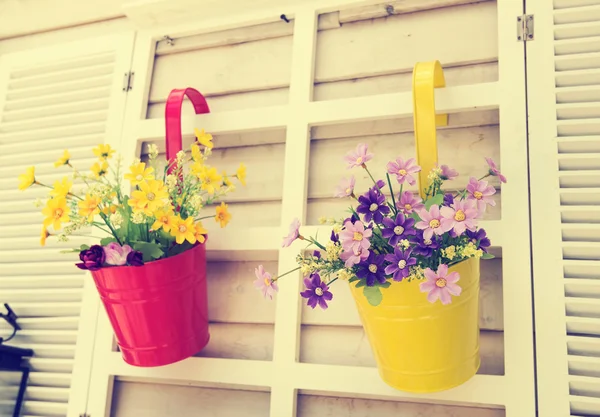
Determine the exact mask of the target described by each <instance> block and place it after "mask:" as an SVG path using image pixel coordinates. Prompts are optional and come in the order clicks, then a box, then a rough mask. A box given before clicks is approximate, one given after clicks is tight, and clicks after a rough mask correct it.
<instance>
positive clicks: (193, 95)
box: [165, 88, 210, 173]
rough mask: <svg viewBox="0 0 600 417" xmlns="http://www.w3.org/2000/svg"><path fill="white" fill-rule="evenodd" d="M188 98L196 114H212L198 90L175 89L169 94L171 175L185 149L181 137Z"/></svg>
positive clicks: (169, 157)
mask: <svg viewBox="0 0 600 417" xmlns="http://www.w3.org/2000/svg"><path fill="white" fill-rule="evenodd" d="M185 96H187V97H188V98H189V99H190V101H191V102H192V105H193V106H194V111H195V112H196V114H204V113H210V109H209V108H208V103H207V102H206V99H205V98H204V96H203V95H202V93H200V92H199V91H198V90H195V89H193V88H183V89H174V90H172V91H171V92H170V93H169V97H168V98H167V104H166V106H165V124H166V147H167V161H168V163H169V170H168V172H169V173H170V172H171V171H172V170H173V168H174V166H173V165H172V164H171V163H172V162H173V160H174V159H175V157H176V155H177V152H179V151H180V150H182V149H183V145H182V136H181V107H182V105H183V99H184V98H185Z"/></svg>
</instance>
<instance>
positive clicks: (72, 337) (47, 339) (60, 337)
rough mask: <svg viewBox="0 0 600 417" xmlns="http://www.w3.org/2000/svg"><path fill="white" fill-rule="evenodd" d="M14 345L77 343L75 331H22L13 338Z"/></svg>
mask: <svg viewBox="0 0 600 417" xmlns="http://www.w3.org/2000/svg"><path fill="white" fill-rule="evenodd" d="M13 340H14V344H15V345H17V346H18V345H20V344H23V343H47V344H54V343H55V344H58V345H64V344H71V343H72V344H75V342H76V341H77V331H76V330H22V331H20V332H19V333H17V335H16V336H15V338H14V339H13Z"/></svg>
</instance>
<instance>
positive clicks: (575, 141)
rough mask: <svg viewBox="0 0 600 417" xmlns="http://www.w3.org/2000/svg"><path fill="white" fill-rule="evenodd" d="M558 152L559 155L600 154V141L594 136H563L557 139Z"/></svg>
mask: <svg viewBox="0 0 600 417" xmlns="http://www.w3.org/2000/svg"><path fill="white" fill-rule="evenodd" d="M558 152H559V153H561V154H567V153H580V152H593V153H600V141H598V138H597V137H595V136H576V137H568V136H563V137H561V138H559V139H558Z"/></svg>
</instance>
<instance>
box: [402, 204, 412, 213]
mask: <svg viewBox="0 0 600 417" xmlns="http://www.w3.org/2000/svg"><path fill="white" fill-rule="evenodd" d="M404 209H405V210H406V211H412V206H411V205H410V204H405V205H404Z"/></svg>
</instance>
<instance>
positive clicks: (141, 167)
mask: <svg viewBox="0 0 600 417" xmlns="http://www.w3.org/2000/svg"><path fill="white" fill-rule="evenodd" d="M184 96H188V98H189V99H190V100H191V102H192V104H193V105H194V109H195V111H196V113H197V114H199V113H208V112H209V109H208V105H207V104H206V100H205V99H204V97H203V96H202V94H200V93H199V92H198V91H196V90H194V89H191V88H188V89H185V90H173V91H172V92H171V94H170V95H169V97H168V99H167V103H166V111H165V117H166V151H167V167H166V169H162V168H160V167H159V164H158V161H157V156H158V149H157V147H156V145H150V146H149V149H148V154H149V160H148V163H145V162H135V163H134V164H133V165H131V166H130V168H129V171H128V172H127V173H126V174H125V175H124V178H120V177H119V175H118V173H119V172H121V170H120V164H119V163H120V159H118V158H117V163H118V166H117V167H116V168H113V167H111V166H110V165H109V162H110V160H111V159H112V158H113V154H114V152H115V151H114V150H113V149H111V147H110V146H109V145H99V146H98V147H97V148H95V149H94V153H95V154H96V156H98V158H99V159H98V161H97V162H96V163H94V165H93V166H92V167H91V170H92V173H93V174H92V175H91V176H90V175H85V174H81V173H80V171H78V170H76V169H75V168H74V166H73V164H72V163H71V160H70V154H69V152H68V151H65V152H64V154H63V156H62V157H61V158H60V159H59V160H58V161H57V162H56V163H55V166H56V167H57V168H63V167H69V168H71V169H73V172H74V178H75V179H82V180H83V182H84V183H85V187H84V189H83V191H80V192H76V191H73V190H72V185H73V183H72V182H71V180H70V179H69V177H65V178H64V179H63V180H62V181H56V183H55V184H54V186H53V187H49V186H46V185H45V184H43V183H41V182H40V181H38V180H37V179H36V177H35V169H34V167H31V168H29V169H28V171H27V172H26V173H25V174H23V175H21V177H20V178H19V180H20V182H21V183H20V185H19V188H20V189H26V188H28V187H30V186H32V185H36V186H46V187H48V188H51V191H50V197H51V198H50V199H48V201H47V202H46V205H45V207H44V209H43V211H42V213H43V214H44V216H45V219H44V223H43V228H42V233H41V243H42V245H44V244H45V241H46V239H47V238H49V237H50V236H54V235H58V239H59V240H61V241H67V240H68V237H69V236H70V235H76V234H77V233H78V230H79V229H82V228H89V227H92V228H96V229H99V230H101V231H102V232H104V233H105V234H106V235H107V237H105V238H102V239H101V240H100V244H98V245H93V246H91V247H89V246H87V245H83V246H82V247H80V248H78V249H76V250H75V252H79V258H80V261H81V262H79V263H78V264H77V267H79V268H80V269H84V270H89V271H90V272H91V274H92V277H93V279H94V282H95V284H96V287H97V289H98V292H99V294H100V298H101V300H102V303H103V305H104V308H105V310H106V312H107V315H108V318H109V320H110V323H111V325H112V328H113V330H114V332H115V336H116V339H117V344H118V345H119V348H120V351H121V353H122V355H123V359H124V360H125V361H126V362H127V363H129V364H131V365H135V366H143V367H152V366H162V365H167V364H170V363H174V362H177V361H180V360H183V359H186V358H188V357H190V356H192V355H194V354H195V353H197V352H199V351H200V350H202V349H203V348H204V347H205V346H206V344H207V343H208V340H209V331H208V300H207V284H206V240H207V231H206V229H205V228H204V227H203V225H202V220H204V219H208V218H214V220H215V221H216V222H217V223H219V224H220V226H221V227H225V225H226V224H227V223H228V222H229V219H230V218H231V215H230V213H229V212H228V210H227V205H226V204H225V203H221V205H220V206H217V208H216V214H214V215H207V216H202V214H201V209H202V208H203V207H204V206H206V205H209V204H212V203H213V202H215V201H217V200H218V199H219V198H220V197H222V196H224V195H225V194H227V193H228V192H229V191H232V190H233V188H234V187H233V185H232V183H231V178H233V177H235V178H237V179H238V180H239V181H240V182H242V184H244V183H245V175H246V173H245V167H244V166H243V165H241V166H240V169H238V171H237V173H236V174H235V175H232V176H227V175H226V174H222V175H221V174H219V173H218V172H217V170H216V168H212V167H210V166H209V165H207V164H206V161H207V159H208V157H209V156H210V154H211V149H212V147H213V143H212V136H211V135H209V134H207V133H205V132H204V131H199V130H197V132H196V137H197V141H196V142H195V143H194V144H192V146H191V149H190V151H191V156H188V154H186V153H185V152H183V151H182V137H181V106H182V103H183V98H184ZM111 173H116V174H117V175H115V176H114V177H113V176H112V175H111ZM123 180H125V181H123ZM123 183H125V186H123V185H122V184H123ZM129 190H131V192H130V193H129ZM128 193H129V194H128ZM79 233H81V232H79Z"/></svg>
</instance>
